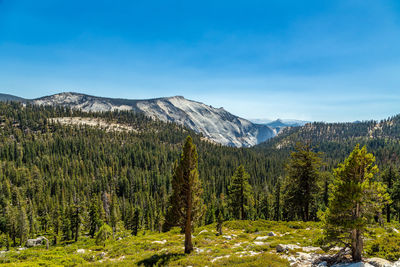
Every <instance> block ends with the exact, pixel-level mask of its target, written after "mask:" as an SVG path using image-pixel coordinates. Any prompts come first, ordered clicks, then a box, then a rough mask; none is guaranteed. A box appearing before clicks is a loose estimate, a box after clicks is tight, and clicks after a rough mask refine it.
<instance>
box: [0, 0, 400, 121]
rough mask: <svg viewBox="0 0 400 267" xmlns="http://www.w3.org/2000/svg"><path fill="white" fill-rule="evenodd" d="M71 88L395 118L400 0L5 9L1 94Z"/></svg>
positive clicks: (252, 111)
mask: <svg viewBox="0 0 400 267" xmlns="http://www.w3.org/2000/svg"><path fill="white" fill-rule="evenodd" d="M63 91H74V92H82V93H87V94H92V95H98V96H107V97H122V98H131V99H137V98H152V97H161V96H172V95H183V96H185V97H186V98H188V99H193V100H198V101H201V102H204V103H207V104H210V105H213V106H215V107H221V106H223V107H224V108H225V109H226V110H228V111H230V112H232V113H234V114H236V115H239V116H242V117H245V118H270V119H275V118H291V119H305V120H319V121H354V120H366V119H381V118H385V117H388V116H391V115H395V114H398V113H400V1H398V0H393V1H390V0H331V1H328V0H315V1H313V0H310V1H306V0H305V1H299V0H291V1H285V0H276V1H267V0H260V1H252V0H246V1H234V0H229V1H225V0H211V1H208V0H201V1H194V0H181V1H173V0H168V1H165V0H163V1H151V0H145V1H143V0H142V1H134V0H108V1H106V0H95V1H94V0H93V1H89V0H85V1H83V0H64V1H62V0H36V1H33V0H0V92H2V93H9V94H14V95H18V96H22V97H26V98H35V97H39V96H43V95H49V94H54V93H59V92H63Z"/></svg>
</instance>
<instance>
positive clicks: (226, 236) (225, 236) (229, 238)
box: [222, 235, 232, 240]
mask: <svg viewBox="0 0 400 267" xmlns="http://www.w3.org/2000/svg"><path fill="white" fill-rule="evenodd" d="M222 237H223V238H225V239H226V240H232V236H230V235H224V236H222Z"/></svg>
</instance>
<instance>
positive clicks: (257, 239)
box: [256, 236, 269, 241]
mask: <svg viewBox="0 0 400 267" xmlns="http://www.w3.org/2000/svg"><path fill="white" fill-rule="evenodd" d="M268 237H269V236H257V237H256V241H261V240H265V239H267V238H268Z"/></svg>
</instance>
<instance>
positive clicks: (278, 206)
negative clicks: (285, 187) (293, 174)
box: [274, 178, 281, 221]
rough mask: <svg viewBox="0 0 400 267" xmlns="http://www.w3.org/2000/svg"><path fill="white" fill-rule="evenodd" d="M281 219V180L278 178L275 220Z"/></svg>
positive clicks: (275, 190)
mask: <svg viewBox="0 0 400 267" xmlns="http://www.w3.org/2000/svg"><path fill="white" fill-rule="evenodd" d="M280 219H281V178H278V180H277V181H276V184H275V189H274V220H275V221H279V220H280Z"/></svg>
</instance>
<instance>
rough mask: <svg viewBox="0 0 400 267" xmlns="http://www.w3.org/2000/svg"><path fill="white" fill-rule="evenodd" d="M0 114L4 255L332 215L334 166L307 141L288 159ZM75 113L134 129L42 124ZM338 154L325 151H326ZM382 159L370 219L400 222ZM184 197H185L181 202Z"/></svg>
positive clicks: (41, 113)
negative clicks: (8, 249) (27, 247)
mask: <svg viewBox="0 0 400 267" xmlns="http://www.w3.org/2000/svg"><path fill="white" fill-rule="evenodd" d="M0 111H1V112H0V114H1V116H0V141H1V142H0V182H1V187H2V190H1V192H0V232H1V233H2V234H1V245H4V246H11V245H22V244H24V242H26V240H27V238H30V237H35V236H37V235H38V234H45V235H47V236H49V237H52V240H53V243H54V244H57V243H60V242H63V243H65V242H73V241H76V240H78V239H79V236H80V235H81V234H82V233H85V234H89V235H90V236H92V237H94V238H98V239H99V240H101V239H104V238H105V237H106V238H107V237H108V236H110V235H111V236H112V235H113V234H114V233H115V231H116V230H117V229H119V228H125V229H128V230H130V231H131V232H132V234H133V235H136V234H137V233H138V231H139V230H140V229H148V230H152V231H162V230H165V231H166V230H168V229H170V228H171V227H173V226H181V227H182V231H183V232H184V233H186V234H185V235H186V236H187V237H188V238H190V237H189V234H188V233H190V232H191V228H192V227H195V226H197V225H203V224H210V223H216V225H217V228H218V231H219V232H220V233H222V228H221V225H222V222H223V221H226V220H231V219H239V220H240V219H243V220H244V219H247V220H255V219H267V220H304V221H309V220H321V219H323V218H322V216H321V215H320V214H321V212H327V211H329V210H330V209H331V208H332V207H330V209H329V205H330V203H332V194H333V192H332V188H334V187H335V186H334V185H335V181H336V180H337V179H338V178H337V173H336V172H332V169H333V168H334V167H335V166H337V160H336V161H335V160H334V159H333V158H332V157H329V155H328V153H329V151H328V152H325V153H321V149H320V148H315V147H313V146H312V144H311V143H309V142H304V143H299V144H297V145H296V146H295V147H294V149H293V150H294V151H292V152H291V153H288V151H287V150H285V149H275V150H274V151H272V150H270V149H260V148H254V149H252V148H251V149H249V148H240V149H238V148H230V147H223V146H220V145H214V144H211V143H209V142H204V141H201V139H202V136H201V135H199V134H196V133H194V132H192V131H190V130H188V129H185V128H183V127H180V126H177V125H175V124H172V123H163V122H160V121H153V120H151V119H149V118H146V117H145V116H143V115H140V114H136V113H133V112H105V113H83V112H80V111H75V110H70V109H68V108H62V107H40V106H30V105H26V106H23V105H21V104H17V103H0ZM74 116H75V117H85V116H86V117H93V118H98V119H102V120H106V121H112V122H117V123H124V124H128V125H131V126H133V127H135V129H137V131H134V132H116V131H115V132H106V131H104V130H102V129H99V128H96V127H89V126H68V125H61V124H58V123H54V122H53V121H52V120H51V119H52V118H54V117H74ZM188 135H190V136H191V137H190V138H189V139H190V140H189V139H186V142H185V143H184V144H183V145H182V143H181V142H182V140H184V139H185V138H186V136H188ZM194 144H196V147H195V146H194ZM392 148H395V149H397V147H395V146H394V145H393V147H390V146H389V147H388V151H386V152H385V151H383V150H380V153H381V154H379V155H387V154H390V153H392V152H393V149H392ZM180 151H182V153H180ZM346 151H347V150H346ZM350 152H351V151H350ZM197 153H198V154H197ZM337 153H338V152H337V150H336V148H335V147H334V146H333V148H332V154H333V155H337ZM189 154H190V156H188V155H189ZM179 155H180V156H179ZM339 159H341V160H344V157H343V156H342V157H339ZM388 159H390V157H383V158H382V157H381V158H380V159H379V160H378V164H379V162H380V163H381V165H382V163H383V162H384V163H385V166H388V167H385V168H384V171H383V172H381V174H380V175H375V174H374V175H375V176H376V177H375V176H374V177H375V178H374V179H376V181H379V182H383V183H384V184H385V185H386V188H387V192H388V194H389V196H390V198H391V202H385V207H384V208H383V209H382V210H381V212H380V214H382V213H385V215H386V216H385V217H386V220H387V221H390V220H391V219H398V220H400V193H399V192H400V182H399V181H400V179H399V175H398V170H397V169H396V167H395V166H396V165H395V164H387V163H388V162H389V163H390V162H391V161H390V160H388ZM393 162H395V160H393ZM187 192H191V194H189V195H190V196H191V197H187V198H186V199H185V198H184V196H185V194H186V193H187ZM193 192H195V193H196V194H195V195H193V194H192V193H193ZM200 193H201V194H200ZM189 200H190V203H189V202H188V201H189ZM188 210H190V211H188ZM192 212H193V213H192ZM378 214H379V213H378ZM189 215H190V216H189ZM188 216H189V217H190V223H189V220H188V219H187V218H188ZM326 218H328V217H326ZM185 219H186V220H185ZM107 226H109V227H107ZM189 243H190V242H189V241H188V249H187V251H186V252H190V251H191V248H190V244H189Z"/></svg>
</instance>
